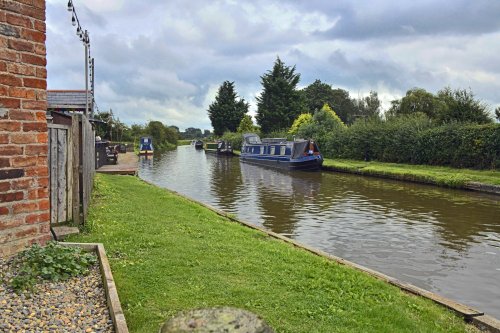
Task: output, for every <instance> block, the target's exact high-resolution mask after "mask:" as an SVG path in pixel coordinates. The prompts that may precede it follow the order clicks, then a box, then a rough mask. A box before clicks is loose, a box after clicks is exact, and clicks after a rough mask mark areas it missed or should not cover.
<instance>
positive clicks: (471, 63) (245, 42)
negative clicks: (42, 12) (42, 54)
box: [47, 0, 500, 130]
mask: <svg viewBox="0 0 500 333" xmlns="http://www.w3.org/2000/svg"><path fill="white" fill-rule="evenodd" d="M73 3H74V5H75V8H76V12H77V14H78V18H79V19H80V23H81V25H82V26H83V28H84V29H87V30H88V31H89V32H90V39H91V54H92V56H93V57H94V58H95V67H96V101H97V104H98V105H99V109H100V110H101V111H106V110H109V109H110V108H112V109H113V112H114V114H115V115H117V116H118V117H119V118H120V120H121V121H122V122H125V123H127V124H132V123H145V122H147V121H149V120H160V121H162V122H164V123H166V124H167V125H175V126H178V127H180V128H181V130H183V129H185V128H187V127H197V128H201V129H211V124H210V120H209V119H208V115H207V111H206V110H207V108H208V105H209V104H210V103H212V102H213V100H214V97H215V94H216V92H217V89H218V87H219V86H220V85H221V84H222V82H223V81H225V80H230V81H234V82H235V86H236V90H237V92H238V94H239V95H240V96H241V97H243V98H245V100H246V101H248V102H249V103H250V106H251V107H250V109H251V111H250V113H251V114H252V115H255V112H256V102H255V97H256V96H258V95H259V94H260V92H261V84H260V76H261V75H263V74H264V73H265V72H266V71H268V70H270V69H271V68H272V66H273V63H274V61H275V59H276V57H277V56H279V57H280V58H281V59H282V60H283V61H284V62H285V64H286V65H290V66H293V65H296V67H297V72H298V73H300V74H301V81H300V87H305V86H307V85H309V84H311V83H312V82H314V80H315V79H320V80H321V81H322V82H325V83H328V84H331V85H332V86H333V87H334V88H337V87H339V88H343V89H346V90H348V91H349V92H350V94H351V97H358V96H364V95H367V94H368V92H369V91H370V90H375V91H377V92H378V93H379V97H380V98H381V100H382V101H383V105H384V107H385V108H387V107H388V106H389V105H390V101H391V100H393V99H396V98H400V97H401V96H403V95H404V94H405V93H406V91H407V90H408V89H410V88H412V87H421V88H424V89H426V90H428V91H430V92H432V93H435V92H437V91H438V90H440V89H442V88H443V87H445V86H450V87H451V88H453V89H455V88H470V89H472V91H473V92H474V93H475V94H476V96H477V97H478V98H479V99H481V100H482V101H484V102H485V103H487V104H489V105H490V107H491V109H492V110H493V109H494V107H496V106H500V19H499V18H500V1H498V0H474V1H470V0H467V1H465V0H446V1H444V0H443V1H439V0H432V1H430V0H429V1H422V0H411V1H408V0H400V1H389V0H372V1H353V0H336V1H328V0H322V1H320V0H308V1H301V0H295V1H294V0H291V1H275V0H263V1H260V0H252V1H239V0H221V1H208V0H190V1H185V0H170V1H165V0H147V1H143V0H106V1H102V0H85V1H83V0H73ZM66 6H67V0H48V1H47V62H48V65H47V66H48V87H49V89H84V87H85V83H84V48H83V45H82V43H81V42H80V41H79V39H78V38H77V37H76V34H75V27H73V26H72V25H71V14H70V13H69V12H68V11H67V9H66V8H67V7H66Z"/></svg>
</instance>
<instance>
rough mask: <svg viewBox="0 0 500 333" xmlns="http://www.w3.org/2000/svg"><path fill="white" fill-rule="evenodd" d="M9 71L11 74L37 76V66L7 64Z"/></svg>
mask: <svg viewBox="0 0 500 333" xmlns="http://www.w3.org/2000/svg"><path fill="white" fill-rule="evenodd" d="M7 71H8V72H9V73H11V74H21V75H26V76H35V74H36V68H35V67H33V66H26V65H22V64H17V63H11V64H8V65H7Z"/></svg>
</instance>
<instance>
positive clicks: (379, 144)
mask: <svg viewBox="0 0 500 333" xmlns="http://www.w3.org/2000/svg"><path fill="white" fill-rule="evenodd" d="M318 133H319V131H318ZM317 140H318V143H319V144H320V149H321V151H322V152H323V154H324V155H325V156H326V157H331V158H335V157H337V158H350V159H357V160H372V159H373V160H377V161H380V162H394V163H410V164H429V165H446V166H452V167H458V168H477V169H496V168H499V167H500V150H499V149H498V147H500V125H499V124H486V125H477V124H467V123H451V124H445V125H440V126H437V125H435V124H434V123H433V122H431V121H430V120H429V119H428V118H427V116H425V115H423V114H416V115H410V116H400V117H391V118H390V119H388V120H387V121H381V120H377V119H360V120H358V121H356V122H355V123H354V124H353V125H352V126H350V127H349V128H346V129H343V130H335V131H333V132H329V133H328V134H327V136H326V138H321V137H320V138H318V139H317Z"/></svg>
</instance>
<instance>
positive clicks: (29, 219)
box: [24, 213, 40, 224]
mask: <svg viewBox="0 0 500 333" xmlns="http://www.w3.org/2000/svg"><path fill="white" fill-rule="evenodd" d="M39 217H40V214H39V213H35V214H30V215H26V217H25V219H24V221H25V222H26V224H35V223H38V221H39Z"/></svg>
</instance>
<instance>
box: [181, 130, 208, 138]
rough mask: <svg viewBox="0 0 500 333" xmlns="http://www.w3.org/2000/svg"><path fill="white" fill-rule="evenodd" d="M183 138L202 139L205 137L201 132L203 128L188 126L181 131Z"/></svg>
mask: <svg viewBox="0 0 500 333" xmlns="http://www.w3.org/2000/svg"><path fill="white" fill-rule="evenodd" d="M180 135H181V138H183V139H186V140H187V139H190V140H192V139H200V138H202V137H203V133H202V132H201V129H199V128H194V127H188V128H186V130H185V131H184V132H181V133H180Z"/></svg>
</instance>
